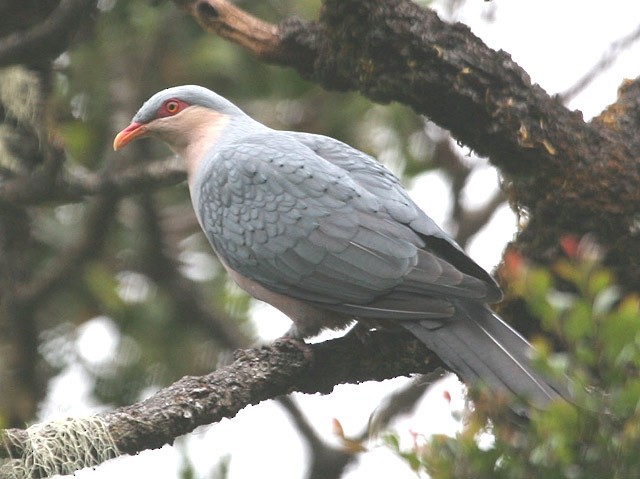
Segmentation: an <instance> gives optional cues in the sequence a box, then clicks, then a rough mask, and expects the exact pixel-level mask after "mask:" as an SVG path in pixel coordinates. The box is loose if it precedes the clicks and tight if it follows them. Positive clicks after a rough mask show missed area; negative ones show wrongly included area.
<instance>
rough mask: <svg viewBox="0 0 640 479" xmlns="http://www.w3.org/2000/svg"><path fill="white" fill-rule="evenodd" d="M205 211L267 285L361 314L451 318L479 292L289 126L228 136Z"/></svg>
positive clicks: (236, 262) (231, 250)
mask: <svg viewBox="0 0 640 479" xmlns="http://www.w3.org/2000/svg"><path fill="white" fill-rule="evenodd" d="M200 187H201V191H200V194H199V200H200V201H199V205H197V206H198V210H199V216H200V219H201V222H202V224H203V227H204V229H205V232H206V233H207V235H208V238H209V240H210V242H211V243H212V245H213V247H214V249H215V250H216V252H217V253H218V255H219V256H220V257H221V259H222V260H223V261H224V262H225V263H226V264H227V265H228V266H229V267H231V268H232V269H234V270H236V271H237V272H238V273H240V274H241V275H242V276H245V277H248V278H250V279H252V280H254V281H257V282H258V283H260V284H261V285H262V286H264V287H266V288H267V289H270V290H272V291H276V292H278V293H281V294H285V295H288V296H291V297H294V298H297V299H301V300H305V301H309V302H312V303H314V304H317V305H320V306H322V307H324V308H326V309H330V310H334V311H337V312H342V313H346V314H351V315H353V316H356V317H379V318H389V319H393V318H396V319H414V318H415V319H418V318H425V319H426V318H444V317H449V316H451V315H452V314H453V313H454V308H453V306H452V304H451V302H450V298H452V297H459V298H474V299H481V298H484V297H486V296H487V294H488V288H487V285H486V283H485V282H483V281H481V280H479V279H477V278H475V277H473V276H469V275H467V274H464V273H462V272H460V271H459V270H458V269H456V268H455V267H453V266H451V265H450V264H449V263H448V262H447V261H446V260H443V259H441V258H439V257H438V255H437V254H435V253H433V252H430V251H427V250H424V249H422V248H423V246H424V241H423V240H422V239H421V237H420V235H419V234H417V233H416V232H415V231H414V230H413V229H412V228H411V227H409V226H408V225H406V224H404V223H402V222H399V221H397V220H396V219H395V218H394V217H393V216H392V215H391V214H390V213H389V212H388V211H387V208H386V207H385V205H384V204H383V202H382V201H381V200H380V199H379V198H377V197H376V196H375V195H373V194H371V193H370V192H369V191H367V190H366V189H365V188H363V187H362V186H361V185H360V184H359V183H358V182H356V181H354V179H353V178H352V177H351V175H350V173H349V172H348V171H346V170H344V169H342V168H340V167H339V166H337V165H335V164H332V163H330V162H327V161H326V160H324V159H323V158H321V157H320V156H318V155H316V154H315V153H314V152H313V151H312V150H310V149H309V148H307V147H306V146H304V145H302V144H301V143H299V142H296V141H292V139H291V138H289V137H288V136H287V135H284V134H283V135H276V134H267V135H255V136H253V137H251V138H244V139H243V141H242V143H241V144H237V145H228V146H227V147H226V148H224V149H223V150H220V151H218V152H217V153H216V159H215V161H214V162H213V165H212V168H211V169H210V171H209V174H208V176H207V177H204V181H203V182H202V184H201V186H200Z"/></svg>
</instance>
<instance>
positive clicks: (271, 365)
mask: <svg viewBox="0 0 640 479" xmlns="http://www.w3.org/2000/svg"><path fill="white" fill-rule="evenodd" d="M371 336H372V337H371V340H372V341H374V342H375V344H384V345H385V346H384V348H377V349H376V351H375V354H373V353H372V350H371V346H370V345H368V344H364V343H363V342H362V341H361V340H360V339H358V338H357V337H356V336H355V335H347V336H345V337H343V338H340V339H336V340H332V341H327V342H324V343H318V344H303V343H299V342H296V341H291V340H285V341H278V342H276V343H275V344H273V345H271V346H265V347H262V348H259V349H247V350H239V351H237V352H236V354H235V362H234V363H232V364H231V365H229V366H226V367H223V368H221V369H219V370H217V371H215V372H213V373H211V374H208V375H206V376H201V377H193V376H186V377H184V378H182V379H181V380H179V381H177V382H176V383H174V384H172V385H171V386H169V387H167V388H165V389H162V390H160V391H158V392H157V393H156V394H154V395H153V396H151V397H150V398H148V399H146V400H144V401H142V402H140V403H137V404H133V405H130V406H125V407H122V408H118V409H116V410H113V411H109V412H105V413H101V414H98V415H96V416H94V417H93V421H94V422H96V421H99V422H100V423H101V424H104V426H105V428H106V429H105V431H106V432H105V434H106V435H107V436H108V437H109V441H108V443H109V444H108V447H109V448H110V450H112V451H114V452H112V453H110V454H106V453H104V451H94V452H95V454H92V455H91V458H89V459H87V458H84V459H82V460H83V461H84V462H83V463H82V464H80V463H79V462H78V458H77V457H74V456H73V453H72V451H74V450H78V451H79V450H80V449H82V450H83V451H84V450H86V449H87V448H86V447H85V448H77V444H73V443H72V442H73V441H66V442H65V441H60V438H57V442H50V443H47V442H46V439H47V438H51V439H52V440H53V438H55V437H56V435H57V434H59V431H57V430H56V427H57V426H56V423H55V422H51V423H48V424H46V425H40V426H39V427H38V434H40V435H44V436H45V437H38V438H37V439H38V440H39V441H41V442H40V444H41V445H42V447H53V445H54V444H55V447H57V448H61V449H60V450H55V451H52V453H53V454H55V455H56V457H57V458H62V457H64V458H68V460H67V462H66V463H65V464H62V462H63V461H59V460H58V462H57V463H56V466H55V467H56V468H57V469H56V470H55V471H53V470H47V471H42V470H40V471H31V473H34V474H35V475H36V477H42V475H43V473H44V472H46V473H47V474H53V473H57V472H66V473H69V472H70V469H69V467H71V466H70V464H71V465H72V466H73V467H77V468H81V467H88V466H95V465H97V464H98V463H99V462H97V460H96V458H102V460H104V459H106V458H107V457H110V456H111V457H112V456H113V455H115V454H116V453H115V450H117V454H136V453H138V452H140V451H143V450H146V449H155V448H159V447H162V446H163V445H165V444H172V443H173V441H174V440H175V439H176V438H177V437H178V436H181V435H183V434H187V433H189V432H191V431H193V430H194V429H195V428H197V427H199V426H202V425H206V424H211V423H214V422H217V421H220V420H221V419H222V418H231V417H234V416H235V415H236V414H237V413H238V411H240V410H241V409H242V408H244V407H245V406H247V405H249V404H257V403H259V402H261V401H264V400H266V399H272V398H275V397H278V396H281V395H283V394H288V393H290V392H293V391H300V392H304V393H310V394H313V393H322V394H327V393H329V392H331V391H332V390H333V388H334V386H335V385H337V384H342V383H358V382H362V381H369V380H374V381H379V380H383V379H388V378H393V377H397V376H403V375H410V374H413V373H427V372H429V371H432V370H434V369H436V368H439V367H441V366H442V363H441V362H440V361H439V359H437V358H436V357H435V356H434V355H433V354H432V353H431V352H430V351H429V350H427V349H426V348H425V347H424V346H423V345H422V344H420V342H419V341H417V340H416V339H415V338H413V337H411V336H410V335H408V334H405V333H386V332H372V333H371ZM69 421H71V422H72V423H73V421H74V420H69ZM77 421H78V422H79V424H82V420H77ZM64 427H65V431H68V430H69V423H68V422H67V423H65V425H64ZM30 433H31V431H30V430H16V429H12V430H6V431H4V434H3V440H2V443H1V444H0V457H5V458H11V459H13V460H17V459H19V458H21V457H22V456H23V454H24V453H25V452H27V451H29V454H32V452H31V449H30V447H31V446H32V445H33V443H34V441H35V438H34V437H33V434H31V435H30ZM87 439H88V440H90V441H91V442H90V444H91V446H92V447H94V448H95V447H98V446H97V445H98V444H102V442H100V441H103V442H104V438H93V437H89V438H86V437H85V438H84V440H85V441H86V440H87ZM70 442H71V443H70ZM114 448H115V449H114ZM23 459H32V458H23ZM12 465H13V466H15V464H12Z"/></svg>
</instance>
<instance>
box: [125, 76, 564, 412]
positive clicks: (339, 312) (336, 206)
mask: <svg viewBox="0 0 640 479" xmlns="http://www.w3.org/2000/svg"><path fill="white" fill-rule="evenodd" d="M146 136H150V137H155V138H157V139H160V140H161V141H163V142H164V143H166V144H167V145H168V147H169V148H170V149H171V150H172V151H173V152H174V153H175V154H176V155H178V156H179V157H180V158H181V159H182V160H183V161H184V162H185V164H186V169H187V182H188V186H189V191H190V195H191V199H192V203H193V207H194V210H195V213H196V216H197V219H198V222H199V223H200V226H201V228H202V230H203V232H204V234H205V235H206V237H207V239H208V241H209V243H210V244H211V246H212V248H213V250H214V251H215V253H216V255H217V257H218V258H219V260H220V262H221V264H222V265H223V266H224V268H225V269H226V271H227V272H228V274H229V276H230V277H231V278H232V279H233V280H234V281H235V282H236V283H237V284H238V285H239V286H240V288H242V289H243V290H245V291H246V292H247V293H249V294H250V295H251V296H253V297H254V298H256V299H258V300H261V301H264V302H266V303H269V304H271V305H272V306H274V307H275V308H277V309H279V310H280V311H282V312H283V313H284V314H286V315H287V316H288V317H289V318H290V319H291V320H292V322H293V326H292V328H291V330H290V331H289V333H288V336H289V337H291V338H297V339H304V338H309V337H312V336H315V335H317V334H318V333H319V332H320V331H322V330H325V329H334V330H340V329H343V328H346V327H347V326H348V325H350V324H352V323H353V322H354V321H356V322H358V323H359V324H363V325H364V327H365V328H366V327H368V325H373V326H374V327H382V328H385V327H388V328H390V329H393V328H398V329H403V328H404V329H405V330H407V331H409V332H410V333H411V334H413V335H414V336H415V337H416V338H418V339H419V340H420V341H421V342H422V343H424V344H425V345H426V347H427V348H428V349H430V350H431V351H432V352H434V353H435V354H436V355H437V356H438V357H439V358H440V359H441V360H442V361H443V362H444V364H446V365H447V367H448V368H450V369H451V370H452V371H453V372H455V373H456V374H457V375H458V376H459V377H461V379H462V380H463V381H464V382H465V383H467V384H470V385H485V386H487V387H489V388H490V389H491V390H494V391H495V392H496V393H500V394H505V393H506V394H508V395H509V396H510V397H517V398H523V400H524V401H526V403H527V404H528V406H527V407H529V406H533V407H536V408H546V407H548V405H549V404H550V403H551V402H552V401H555V400H558V399H563V398H565V397H566V396H567V394H566V390H565V388H564V386H563V385H562V384H558V383H557V382H556V381H555V380H552V379H549V378H548V377H546V376H545V375H543V374H542V373H540V372H538V371H537V370H536V368H535V367H534V366H533V364H532V359H531V357H532V353H533V348H532V346H531V345H530V343H529V342H527V341H526V340H525V339H524V338H523V337H522V336H521V335H520V334H519V333H517V332H516V331H515V330H514V329H513V328H511V327H510V326H509V325H508V324H507V323H505V322H504V321H503V320H502V319H501V318H500V317H498V316H497V315H496V314H495V313H494V312H493V311H492V310H491V308H490V306H489V305H490V304H492V303H495V302H498V301H500V300H501V299H502V291H501V289H500V287H499V286H498V285H497V283H496V282H495V281H494V279H493V278H492V277H491V275H489V273H487V272H486V271H485V270H484V269H483V268H482V267H480V266H479V265H478V264H477V263H476V262H475V261H473V260H472V259H471V258H470V257H469V256H467V255H466V254H465V252H464V251H463V250H462V249H461V247H460V246H459V245H458V244H457V243H456V242H455V241H454V240H453V239H452V238H451V237H450V236H448V235H447V234H446V233H445V232H444V231H443V230H442V229H441V228H440V227H439V226H438V225H437V224H436V223H435V222H434V221H433V220H432V219H431V218H430V217H429V216H428V215H427V214H426V213H425V212H424V211H423V210H422V209H420V208H419V207H418V206H417V205H416V203H415V202H414V201H413V200H412V199H411V198H410V196H409V194H408V192H407V191H406V190H405V188H404V187H403V186H402V184H401V182H400V180H399V179H398V178H397V177H396V176H395V175H394V174H393V173H392V172H391V171H390V170H388V169H387V168H386V167H385V166H383V165H382V164H381V163H379V162H378V161H377V160H376V159H375V158H373V157H372V156H370V155H368V154H366V153H364V152H362V151H360V150H358V149H356V148H353V147H351V146H349V145H347V144H345V143H343V142H341V141H339V140H336V139H333V138H330V137H327V136H322V135H318V134H312V133H305V132H293V131H282V130H275V129H272V128H269V127H268V126H266V125H264V124H262V123H260V122H258V121H256V120H254V119H253V118H251V117H250V116H249V115H247V114H246V113H244V112H243V111H242V110H241V109H240V108H239V107H237V106H236V105H234V104H233V103H232V102H230V101H229V100H227V99H226V98H224V97H223V96H221V95H219V94H217V93H215V92H213V91H211V90H209V89H207V88H205V87H202V86H197V85H183V86H176V87H172V88H168V89H165V90H162V91H160V92H158V93H156V94H154V95H153V96H151V97H150V98H149V99H148V100H147V101H146V102H145V103H144V104H143V105H142V107H141V108H140V109H139V110H138V112H137V113H136V114H135V116H134V117H133V120H132V122H131V124H130V125H129V126H127V127H126V128H124V129H123V130H122V131H120V132H119V133H118V134H117V135H116V137H115V139H114V142H113V147H114V149H115V150H119V149H121V148H123V147H124V146H125V145H127V144H129V143H130V142H131V141H133V140H135V139H138V138H141V137H146Z"/></svg>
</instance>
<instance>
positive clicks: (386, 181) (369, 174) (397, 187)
mask: <svg viewBox="0 0 640 479" xmlns="http://www.w3.org/2000/svg"><path fill="white" fill-rule="evenodd" d="M289 134H290V135H291V136H292V137H293V138H294V139H295V140H296V141H299V142H300V143H303V144H304V145H306V146H308V147H309V148H310V149H311V150H313V151H314V152H315V153H316V154H318V155H319V156H321V157H322V158H323V159H325V160H327V161H329V162H331V163H333V164H335V165H337V166H338V167H340V168H341V169H344V170H345V171H348V172H349V174H350V176H351V177H352V178H353V179H354V181H356V182H357V183H358V184H359V185H361V186H362V187H363V188H365V189H366V190H367V191H369V192H370V193H372V194H373V195H375V196H376V197H377V198H378V199H379V200H380V202H381V203H382V204H383V206H384V207H385V209H386V210H387V211H388V212H389V214H390V216H391V217H392V218H393V219H394V220H396V221H398V222H401V223H404V224H406V225H408V226H409V227H410V228H411V229H413V230H414V231H415V232H416V233H418V234H419V235H421V237H422V239H423V240H424V241H425V243H426V247H427V248H429V249H430V250H432V251H433V252H435V253H436V254H438V255H440V256H441V257H442V258H443V259H446V260H447V261H449V262H450V263H451V264H453V265H454V266H455V267H456V268H458V269H459V270H461V271H464V272H465V273H466V274H469V275H472V276H475V277H477V278H478V279H481V280H482V281H485V282H486V283H487V284H488V285H489V286H490V288H491V294H490V295H489V296H488V297H487V298H486V299H487V301H488V302H493V301H499V300H500V299H501V298H502V292H501V291H500V288H499V286H498V285H497V284H496V283H495V281H494V279H493V278H492V277H491V276H490V275H489V274H488V273H487V272H486V271H485V270H484V269H483V268H481V267H480V266H479V265H478V264H476V263H475V262H474V261H473V260H472V259H471V258H469V257H468V256H467V255H466V254H465V253H464V251H463V250H462V248H460V246H459V245H458V244H457V243H456V242H455V241H454V240H453V239H452V238H451V237H450V236H449V235H447V233H445V232H444V231H443V230H442V229H441V228H440V227H439V226H438V225H437V224H436V223H435V222H434V221H433V220H432V219H431V218H430V217H429V216H428V215H427V214H426V213H425V212H424V211H422V210H421V209H420V208H419V207H418V206H417V205H416V204H415V203H414V202H413V200H412V199H411V197H410V196H409V194H408V193H407V191H406V190H405V189H404V187H403V186H402V184H401V183H400V180H399V179H398V177H396V176H395V175H394V174H393V173H392V172H391V171H389V170H388V169H387V168H386V167H385V166H384V165H382V164H381V163H380V162H378V161H377V160H375V159H374V158H373V157H371V156H369V155H367V154H366V153H364V152H362V151H360V150H357V149H355V148H353V147H351V146H349V145H347V144H346V143H342V142H340V141H338V140H336V139H334V138H330V137H327V136H322V135H315V134H311V133H302V132H289Z"/></svg>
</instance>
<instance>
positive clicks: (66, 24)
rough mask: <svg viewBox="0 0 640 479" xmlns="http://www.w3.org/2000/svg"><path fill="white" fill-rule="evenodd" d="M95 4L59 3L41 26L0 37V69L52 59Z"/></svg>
mask: <svg viewBox="0 0 640 479" xmlns="http://www.w3.org/2000/svg"><path fill="white" fill-rule="evenodd" d="M95 5H96V2H95V1H93V0H61V1H60V3H59V5H58V7H57V8H56V9H55V10H54V11H53V12H52V13H51V14H50V16H49V17H48V18H46V19H45V20H44V21H42V22H41V23H38V24H37V25H35V26H33V27H31V28H30V29H28V30H26V31H18V32H15V33H12V34H11V35H7V36H5V37H3V38H0V66H4V65H10V64H12V63H27V64H37V63H40V62H43V61H45V60H52V59H53V58H55V57H56V56H58V55H59V54H61V53H62V52H63V51H64V50H65V49H66V48H67V47H68V46H69V43H70V42H71V39H72V38H73V36H74V35H75V33H76V32H77V31H78V29H79V28H80V27H81V26H82V25H83V24H84V22H85V20H86V18H87V16H88V15H89V13H90V12H91V11H92V10H93V9H95Z"/></svg>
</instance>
